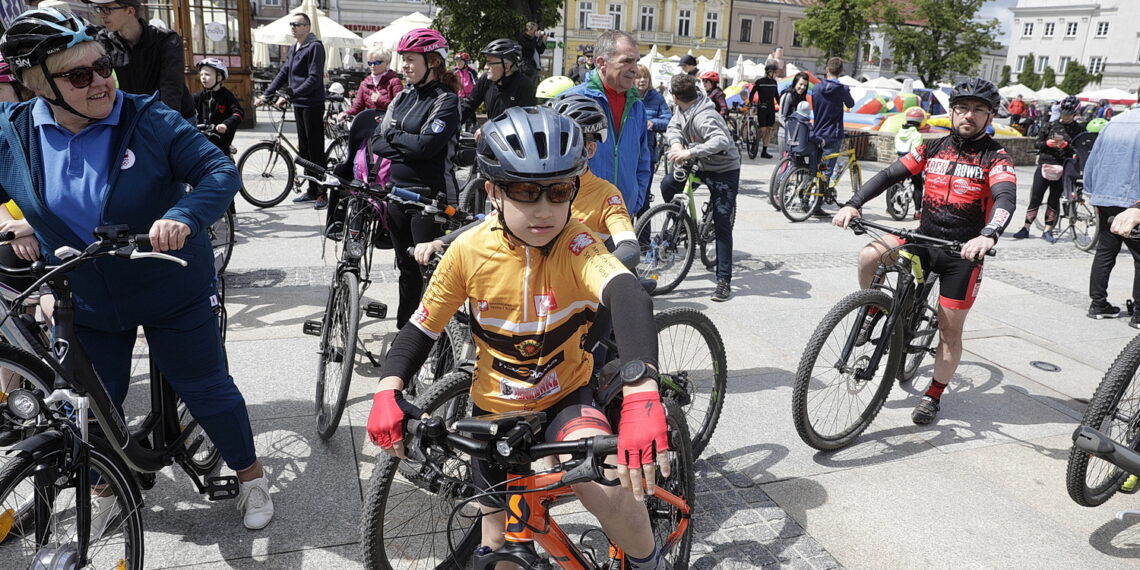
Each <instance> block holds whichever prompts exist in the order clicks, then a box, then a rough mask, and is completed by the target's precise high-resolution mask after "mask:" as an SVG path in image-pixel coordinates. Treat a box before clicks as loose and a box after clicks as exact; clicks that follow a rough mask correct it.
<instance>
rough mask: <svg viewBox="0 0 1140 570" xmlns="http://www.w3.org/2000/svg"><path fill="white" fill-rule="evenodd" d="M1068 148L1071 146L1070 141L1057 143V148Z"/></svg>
mask: <svg viewBox="0 0 1140 570" xmlns="http://www.w3.org/2000/svg"><path fill="white" fill-rule="evenodd" d="M1067 146H1069V141H1058V142H1057V148H1065V147H1067Z"/></svg>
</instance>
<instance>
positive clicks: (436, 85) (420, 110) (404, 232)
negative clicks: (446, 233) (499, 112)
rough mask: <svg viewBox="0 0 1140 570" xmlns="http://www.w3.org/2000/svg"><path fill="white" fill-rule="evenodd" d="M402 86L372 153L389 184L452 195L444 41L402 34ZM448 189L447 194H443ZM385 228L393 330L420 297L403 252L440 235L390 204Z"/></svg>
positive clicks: (451, 110)
mask: <svg viewBox="0 0 1140 570" xmlns="http://www.w3.org/2000/svg"><path fill="white" fill-rule="evenodd" d="M396 51H397V53H399V54H400V56H401V57H402V58H403V65H402V68H401V70H402V71H403V73H404V77H405V78H406V79H407V82H408V88H407V89H404V90H403V91H401V92H400V94H399V95H397V96H396V98H395V99H394V100H393V101H392V103H391V104H390V105H389V106H388V113H387V114H386V115H385V116H384V120H383V121H382V122H381V123H380V126H379V127H378V128H377V130H376V133H375V134H374V135H373V136H372V141H371V149H372V152H374V153H376V154H377V155H380V156H381V157H383V158H386V159H388V160H390V161H391V170H390V181H391V183H392V184H393V185H394V186H397V187H400V188H407V189H409V190H414V191H416V192H419V193H420V194H423V195H426V196H429V197H432V198H434V197H436V196H437V195H438V196H441V197H444V196H451V195H453V194H455V188H456V182H455V175H454V173H453V172H452V170H451V168H450V164H449V163H448V153H449V151H450V148H451V142H452V141H453V140H455V137H456V133H457V132H458V131H459V97H458V95H456V93H457V92H458V91H459V79H458V78H456V77H455V74H454V73H452V72H451V71H449V70H448V68H447V40H446V39H444V37H443V35H442V34H440V33H439V32H437V31H435V30H432V29H430V28H418V29H415V30H412V31H410V32H408V33H407V34H404V37H403V38H401V39H400V43H399V45H398V46H397V47H396ZM449 190H450V192H449ZM387 217H388V226H389V229H390V231H391V235H392V245H393V247H394V248H395V251H396V266H397V267H398V268H399V269H400V304H399V308H398V309H397V311H396V327H397V328H401V327H403V326H404V323H406V322H408V319H409V318H410V317H411V316H412V312H413V311H414V310H415V309H416V306H417V305H418V304H419V302H420V295H421V294H422V293H423V274H422V272H421V268H420V266H419V264H418V263H416V260H415V259H414V258H413V257H412V256H411V255H408V252H407V249H408V248H409V247H412V246H414V245H416V244H417V243H420V242H425V241H432V240H433V239H435V238H437V237H439V236H441V235H443V227H442V226H441V225H440V224H439V223H437V222H436V221H435V216H434V215H433V214H424V213H423V212H422V211H421V210H420V209H419V208H415V207H410V206H409V207H405V206H400V205H398V204H391V205H390V206H389V207H388V214H387Z"/></svg>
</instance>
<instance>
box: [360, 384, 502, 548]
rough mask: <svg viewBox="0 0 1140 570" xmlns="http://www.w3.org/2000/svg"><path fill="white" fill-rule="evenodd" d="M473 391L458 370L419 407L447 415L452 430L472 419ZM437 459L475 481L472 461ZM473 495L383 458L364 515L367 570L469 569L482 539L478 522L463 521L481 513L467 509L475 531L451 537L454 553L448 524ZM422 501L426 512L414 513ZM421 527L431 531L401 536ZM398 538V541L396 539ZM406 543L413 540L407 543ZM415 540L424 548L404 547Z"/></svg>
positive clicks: (447, 454) (454, 456)
mask: <svg viewBox="0 0 1140 570" xmlns="http://www.w3.org/2000/svg"><path fill="white" fill-rule="evenodd" d="M470 390H471V374H470V373H468V372H466V371H463V370H458V371H455V372H452V373H451V374H448V375H446V376H444V377H443V378H440V379H439V381H437V382H436V383H435V384H433V385H432V386H431V388H429V389H428V390H427V391H426V392H424V394H423V395H422V396H421V397H420V398H417V402H416V404H417V405H418V406H419V407H420V409H422V410H423V411H424V412H425V413H428V414H433V415H441V414H440V413H439V412H440V411H441V410H442V411H443V414H442V415H443V417H444V423H445V424H448V425H450V424H451V423H452V422H453V421H454V420H455V419H459V418H460V417H462V416H464V415H466V414H469V413H470V405H471V403H470V400H471V399H470V396H469V394H470ZM436 453H439V455H438V456H437V459H439V462H440V464H441V465H442V466H443V468H444V470H445V471H448V472H450V474H451V475H452V476H454V477H456V478H458V479H461V480H465V481H470V469H469V458H468V457H467V456H466V455H460V454H458V453H456V452H454V451H452V450H447V451H440V450H436ZM440 458H442V459H440ZM397 476H399V477H401V478H402V480H400V479H397ZM394 493H398V494H399V496H400V500H399V501H398V502H397V504H395V505H389V502H390V499H391V498H392V496H393V494H394ZM471 494H472V492H471V491H470V489H465V488H463V486H461V485H457V484H454V483H453V482H449V481H447V480H445V479H442V478H439V477H437V476H435V475H433V474H430V473H428V472H426V471H424V470H423V469H418V470H417V467H416V466H413V465H411V464H410V463H408V462H404V461H402V460H401V459H399V458H398V457H394V456H391V455H388V454H386V453H382V454H381V455H380V459H379V461H377V463H376V467H375V468H374V469H373V471H372V478H371V479H370V480H369V482H368V489H367V493H366V494H365V497H364V505H363V509H362V512H361V521H360V531H361V540H360V544H361V549H362V554H363V556H362V558H363V560H364V567H365V568H370V569H383V570H390V569H393V568H421V567H428V568H462V567H464V562H466V560H467V558H468V557H469V556H470V555H471V553H472V552H474V550H475V547H476V546H478V545H479V542H480V540H481V538H482V531H481V528H480V525H479V522H478V519H477V518H474V517H471V518H468V517H467V516H464V515H468V516H469V515H472V514H474V513H475V512H478V510H479V509H478V507H477V506H474V505H471V504H468V505H467V506H466V507H465V509H464V511H465V512H463V513H462V514H461V515H459V517H458V520H459V521H460V523H461V524H462V523H464V522H466V523H468V524H469V525H470V526H468V527H467V528H461V529H459V530H458V532H457V533H456V536H453V537H452V538H453V540H452V542H453V543H454V544H455V546H456V548H455V550H454V551H452V550H449V549H448V547H447V544H448V540H447V536H446V534H447V533H448V532H449V529H448V528H447V520H448V516H449V515H450V513H451V510H452V508H453V507H454V506H455V505H456V504H457V503H458V502H460V501H462V500H464V499H466V498H467V497H469V496H471ZM417 499H418V500H420V501H421V502H423V503H425V504H427V506H426V507H423V508H410V507H409V505H413V504H415V505H417V507H418V506H419V505H418V503H414V502H413V501H416V500H417ZM389 506H391V510H389ZM471 521H475V522H474V523H472V522H471ZM441 523H442V524H441ZM417 524H418V525H422V526H424V527H426V529H419V528H416V529H409V530H408V531H407V532H409V533H412V535H411V536H406V537H405V536H400V535H399V534H398V533H397V532H398V530H399V529H400V528H402V527H403V526H404V525H417ZM441 527H442V528H441ZM394 533H396V535H395V536H392V535H393V534H394ZM405 538H406V539H408V540H407V541H404V540H402V539H405ZM412 540H418V541H419V542H418V544H411V545H408V546H405V545H404V543H405V542H411V541H412ZM393 559H395V563H394V560H393ZM400 561H404V563H403V564H401V563H400Z"/></svg>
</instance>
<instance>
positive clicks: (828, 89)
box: [811, 57, 855, 181]
mask: <svg viewBox="0 0 1140 570" xmlns="http://www.w3.org/2000/svg"><path fill="white" fill-rule="evenodd" d="M842 74H843V60H842V59H840V58H838V57H833V58H831V59H829V60H827V79H824V80H823V81H820V82H819V84H817V85H816V86H815V90H814V91H812V105H813V108H812V112H813V115H814V116H815V125H814V126H813V127H812V133H811V135H812V140H814V141H815V143H816V144H817V145H819V147H820V149H821V151H822V153H823V154H824V155H828V154H835V153H837V152H839V150H840V149H841V148H842V147H843V110H844V108H845V107H853V106H854V105H855V101H854V100H853V99H852V98H851V89H849V88H848V87H847V86H846V85H844V84H842V83H840V82H839V76H840V75H842ZM824 166H825V167H826V168H827V178H828V180H830V181H834V180H835V159H834V158H833V159H831V160H828V161H827V162H826V163H825V164H824Z"/></svg>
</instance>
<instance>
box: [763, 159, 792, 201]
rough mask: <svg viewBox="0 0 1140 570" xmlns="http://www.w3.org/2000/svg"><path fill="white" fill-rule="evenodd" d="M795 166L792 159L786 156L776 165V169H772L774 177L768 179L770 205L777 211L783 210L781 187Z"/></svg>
mask: <svg viewBox="0 0 1140 570" xmlns="http://www.w3.org/2000/svg"><path fill="white" fill-rule="evenodd" d="M795 165H796V163H795V161H794V160H792V157H790V156H785V157H784V158H783V159H781V160H780V162H778V163H776V167H775V168H773V169H772V175H771V176H770V177H769V178H768V203H769V204H771V205H772V207H773V208H775V209H777V210H781V209H782V208H781V207H780V187H781V186H782V185H783V182H784V180H785V178H787V175H788V173H790V172H791V171H792V168H793V167H794V166H795Z"/></svg>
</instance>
